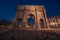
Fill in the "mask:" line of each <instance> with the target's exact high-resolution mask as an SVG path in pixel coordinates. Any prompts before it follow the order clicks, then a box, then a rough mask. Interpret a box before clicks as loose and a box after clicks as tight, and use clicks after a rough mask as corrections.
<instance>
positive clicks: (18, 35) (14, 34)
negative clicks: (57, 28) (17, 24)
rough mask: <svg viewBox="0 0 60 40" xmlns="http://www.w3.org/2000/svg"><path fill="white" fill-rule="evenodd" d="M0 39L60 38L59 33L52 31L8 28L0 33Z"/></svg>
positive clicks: (50, 39)
mask: <svg viewBox="0 0 60 40" xmlns="http://www.w3.org/2000/svg"><path fill="white" fill-rule="evenodd" d="M0 40H60V33H57V32H56V33H55V32H53V31H46V30H45V31H36V30H35V31H32V30H30V31H27V30H14V29H13V30H9V31H6V32H3V33H0Z"/></svg>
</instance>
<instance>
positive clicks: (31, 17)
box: [27, 14, 35, 28]
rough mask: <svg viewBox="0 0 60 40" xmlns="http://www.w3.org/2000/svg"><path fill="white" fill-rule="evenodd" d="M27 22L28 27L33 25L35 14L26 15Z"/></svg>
mask: <svg viewBox="0 0 60 40" xmlns="http://www.w3.org/2000/svg"><path fill="white" fill-rule="evenodd" d="M27 24H28V25H29V27H30V28H33V27H34V24H35V16H34V15H33V14H29V15H28V16H27Z"/></svg>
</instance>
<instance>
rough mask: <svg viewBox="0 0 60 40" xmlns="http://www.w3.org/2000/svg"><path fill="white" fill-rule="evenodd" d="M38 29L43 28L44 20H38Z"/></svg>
mask: <svg viewBox="0 0 60 40" xmlns="http://www.w3.org/2000/svg"><path fill="white" fill-rule="evenodd" d="M40 27H41V28H44V20H43V19H40Z"/></svg>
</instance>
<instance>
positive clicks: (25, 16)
mask: <svg viewBox="0 0 60 40" xmlns="http://www.w3.org/2000/svg"><path fill="white" fill-rule="evenodd" d="M14 22H15V23H17V25H18V26H17V27H18V28H20V29H27V30H30V29H32V30H37V29H46V28H49V23H48V20H47V17H46V10H45V8H44V6H43V5H42V6H39V5H18V6H17V9H16V16H15V20H14Z"/></svg>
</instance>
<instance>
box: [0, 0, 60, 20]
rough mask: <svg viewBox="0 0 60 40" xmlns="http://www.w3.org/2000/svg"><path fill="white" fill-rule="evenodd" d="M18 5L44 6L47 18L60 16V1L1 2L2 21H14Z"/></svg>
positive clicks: (20, 0)
mask: <svg viewBox="0 0 60 40" xmlns="http://www.w3.org/2000/svg"><path fill="white" fill-rule="evenodd" d="M17 5H44V6H45V9H46V14H47V17H50V16H55V15H60V0H0V20H2V19H6V20H13V19H14V16H15V14H16V7H17Z"/></svg>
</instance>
